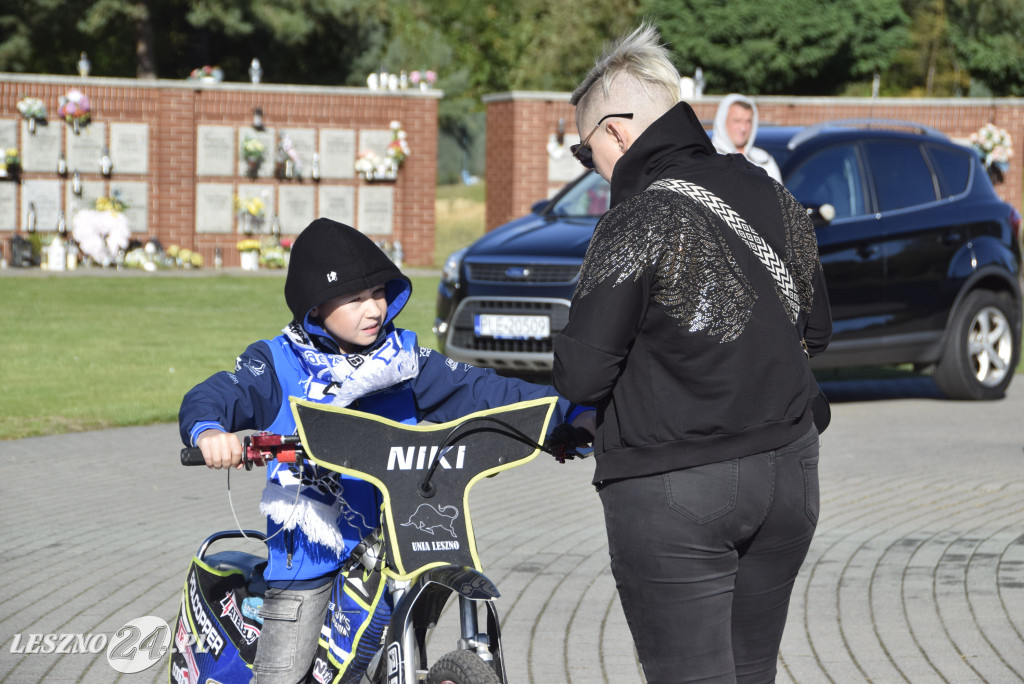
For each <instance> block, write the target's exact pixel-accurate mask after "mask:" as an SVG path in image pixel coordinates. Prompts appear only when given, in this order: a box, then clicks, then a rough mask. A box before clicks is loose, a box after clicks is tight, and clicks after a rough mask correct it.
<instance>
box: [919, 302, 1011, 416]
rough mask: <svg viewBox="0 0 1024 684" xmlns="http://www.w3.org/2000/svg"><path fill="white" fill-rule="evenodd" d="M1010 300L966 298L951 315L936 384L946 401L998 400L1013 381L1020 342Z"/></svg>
mask: <svg viewBox="0 0 1024 684" xmlns="http://www.w3.org/2000/svg"><path fill="white" fill-rule="evenodd" d="M1016 320H1017V316H1016V315H1015V314H1014V313H1013V308H1012V307H1011V300H1010V298H1009V297H1006V296H1000V295H998V294H996V293H995V292H992V291H990V290H975V291H974V292H972V293H970V294H969V295H967V297H966V298H965V299H964V301H963V303H962V304H961V305H960V307H959V308H958V309H957V311H956V313H955V314H954V315H953V321H952V323H951V324H950V328H949V330H948V331H947V334H946V344H945V348H944V349H943V352H942V358H941V359H940V360H939V363H938V365H936V367H935V383H936V384H937V385H938V386H939V389H940V390H942V392H943V394H945V395H946V396H947V397H949V398H950V399H1000V398H1002V397H1003V395H1004V394H1005V393H1006V388H1007V387H1008V386H1009V384H1010V381H1011V380H1012V379H1013V372H1014V370H1015V369H1016V367H1017V359H1018V358H1019V355H1020V350H1019V349H1018V348H1017V347H1018V344H1019V342H1020V340H1019V338H1018V337H1017V335H1016V332H1015V330H1016Z"/></svg>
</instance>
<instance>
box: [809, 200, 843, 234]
mask: <svg viewBox="0 0 1024 684" xmlns="http://www.w3.org/2000/svg"><path fill="white" fill-rule="evenodd" d="M807 215H808V216H810V217H811V223H813V224H814V227H815V228H817V227H818V226H826V225H828V224H830V223H832V220H833V219H834V218H835V217H836V208H835V207H834V206H832V205H831V204H829V203H828V202H826V203H825V204H822V205H821V206H817V207H807Z"/></svg>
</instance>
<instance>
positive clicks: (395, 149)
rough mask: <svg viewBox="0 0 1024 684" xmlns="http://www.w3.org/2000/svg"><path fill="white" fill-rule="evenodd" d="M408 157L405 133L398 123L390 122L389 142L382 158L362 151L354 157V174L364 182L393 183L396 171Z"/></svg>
mask: <svg viewBox="0 0 1024 684" xmlns="http://www.w3.org/2000/svg"><path fill="white" fill-rule="evenodd" d="M408 156H409V143H408V141H407V140H406V135H405V131H404V130H402V124H401V123H399V122H398V121H392V122H391V142H390V143H388V147H387V149H386V150H385V151H384V156H383V157H381V156H380V155H379V154H377V153H376V152H374V151H373V150H363V151H362V152H360V153H359V156H358V157H356V163H355V172H356V175H358V176H359V177H360V178H362V179H363V180H366V181H374V180H385V181H393V180H396V179H397V178H398V169H399V167H401V166H402V164H403V163H405V160H406V158H407V157H408Z"/></svg>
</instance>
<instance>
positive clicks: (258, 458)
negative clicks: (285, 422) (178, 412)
mask: <svg viewBox="0 0 1024 684" xmlns="http://www.w3.org/2000/svg"><path fill="white" fill-rule="evenodd" d="M302 455H303V450H302V443H301V442H300V441H299V437H298V435H272V434H270V433H268V432H257V433H256V434H253V435H249V436H248V437H246V438H245V439H244V440H243V442H242V464H243V465H244V466H245V469H246V470H252V467H253V466H265V465H266V464H267V461H270V460H273V459H275V458H276V459H277V460H278V461H281V462H283V463H294V462H295V461H296V459H297V458H299V457H301V456H302ZM181 465H183V466H202V465H206V459H205V458H203V452H202V451H201V450H200V449H199V447H185V448H184V449H182V450H181Z"/></svg>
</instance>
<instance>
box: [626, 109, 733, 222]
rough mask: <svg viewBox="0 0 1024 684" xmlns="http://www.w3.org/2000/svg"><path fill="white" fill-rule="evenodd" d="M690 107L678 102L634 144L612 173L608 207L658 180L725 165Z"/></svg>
mask: <svg viewBox="0 0 1024 684" xmlns="http://www.w3.org/2000/svg"><path fill="white" fill-rule="evenodd" d="M724 161H725V157H723V156H721V155H719V154H718V153H717V152H716V151H715V146H714V145H712V144H711V139H710V138H708V134H707V133H706V132H705V131H704V127H703V126H701V124H700V119H698V118H697V114H696V113H694V111H693V108H691V107H690V105H688V104H687V103H685V102H680V103H679V104H677V105H676V106H675V107H673V108H672V109H670V110H668V111H667V112H665V114H663V115H662V116H661V118H659V119H658V120H657V121H655V122H654V123H652V124H651V125H650V126H648V127H647V130H645V131H644V132H643V133H641V134H640V136H639V137H637V139H636V140H634V141H633V144H632V145H630V146H629V149H628V150H626V153H625V154H624V155H622V158H621V159H619V161H618V162H616V164H615V168H614V170H613V171H612V183H611V187H612V194H611V206H613V207H614V206H615V205H616V204H618V203H619V202H622V201H624V200H627V199H629V198H630V197H633V196H634V195H637V194H639V193H641V192H643V191H644V190H646V189H647V186H648V185H650V184H651V183H653V182H654V181H656V180H658V179H661V178H680V179H690V178H693V177H695V175H697V174H700V173H706V172H707V171H708V170H709V162H711V167H715V166H717V165H718V163H720V162H724Z"/></svg>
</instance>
